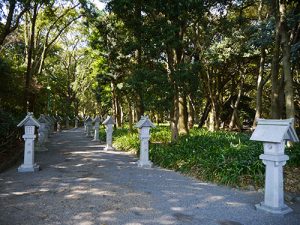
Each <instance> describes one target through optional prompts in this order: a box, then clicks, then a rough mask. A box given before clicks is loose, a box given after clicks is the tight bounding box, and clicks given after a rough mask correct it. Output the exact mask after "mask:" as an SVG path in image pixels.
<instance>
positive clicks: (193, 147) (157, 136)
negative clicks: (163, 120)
mask: <svg viewBox="0 0 300 225" xmlns="http://www.w3.org/2000/svg"><path fill="white" fill-rule="evenodd" d="M104 137H105V134H104V135H103V138H104ZM150 143H151V144H150V159H151V160H152V161H153V162H154V163H155V164H156V165H159V166H161V167H164V168H169V169H174V170H177V171H180V172H183V173H187V174H190V175H192V176H195V177H197V178H199V179H201V180H204V181H211V182H216V183H219V184H225V185H230V186H239V187H244V186H247V185H254V186H255V187H262V186H263V182H264V165H263V164H262V162H261V160H260V159H259V155H260V154H262V152H263V148H262V145H261V144H260V143H258V142H254V141H250V140H249V135H248V134H244V133H234V132H225V131H222V132H221V131H220V132H209V131H207V130H205V129H192V130H191V133H190V136H181V137H180V139H179V140H178V141H177V142H176V143H170V131H169V128H168V127H157V128H155V129H152V130H151V140H150ZM114 146H115V147H116V148H117V149H121V150H124V151H134V152H135V153H136V154H139V139H138V133H137V131H136V130H135V132H134V133H133V134H130V133H129V132H128V131H127V129H118V130H116V131H115V132H114ZM287 153H288V155H289V156H290V160H289V161H288V165H292V166H296V165H297V166H299V162H300V145H299V144H296V145H294V146H293V147H292V148H290V149H288V150H287Z"/></svg>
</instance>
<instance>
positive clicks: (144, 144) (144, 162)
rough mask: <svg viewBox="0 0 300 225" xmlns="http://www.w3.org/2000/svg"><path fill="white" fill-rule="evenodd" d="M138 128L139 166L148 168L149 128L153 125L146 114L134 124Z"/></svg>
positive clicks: (149, 164) (149, 163)
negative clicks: (139, 142) (139, 141)
mask: <svg viewBox="0 0 300 225" xmlns="http://www.w3.org/2000/svg"><path fill="white" fill-rule="evenodd" d="M135 127H137V128H139V129H140V140H141V145H140V159H139V161H138V166H139V167H145V168H150V167H152V162H151V161H150V160H149V140H150V128H152V127H155V126H154V125H153V123H152V122H151V121H150V119H149V118H148V116H142V117H141V119H140V121H139V122H138V123H137V124H136V125H135Z"/></svg>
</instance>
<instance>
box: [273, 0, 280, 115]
mask: <svg viewBox="0 0 300 225" xmlns="http://www.w3.org/2000/svg"><path fill="white" fill-rule="evenodd" d="M272 3H273V4H272V6H273V7H272V8H273V12H274V17H275V22H276V29H275V43H274V50H273V58H272V65H271V82H272V93H271V116H272V118H273V119H279V118H280V111H279V91H280V90H279V81H278V80H279V50H280V27H281V24H280V20H279V15H278V0H274V1H273V2H272Z"/></svg>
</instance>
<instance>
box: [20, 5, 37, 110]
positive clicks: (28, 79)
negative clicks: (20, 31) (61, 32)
mask: <svg viewBox="0 0 300 225" xmlns="http://www.w3.org/2000/svg"><path fill="white" fill-rule="evenodd" d="M37 8H38V3H35V4H34V7H33V14H32V18H31V28H30V38H29V45H28V46H27V68H26V74H25V90H24V98H25V100H24V107H23V110H24V112H28V111H29V110H30V111H32V109H33V106H32V102H31V98H30V95H31V93H32V90H31V89H32V55H33V51H34V37H35V24H36V19H37V14H38V11H37Z"/></svg>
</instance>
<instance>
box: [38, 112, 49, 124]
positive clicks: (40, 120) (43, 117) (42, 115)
mask: <svg viewBox="0 0 300 225" xmlns="http://www.w3.org/2000/svg"><path fill="white" fill-rule="evenodd" d="M38 121H39V122H40V123H48V121H47V119H46V118H45V116H44V114H41V115H40V117H39V119H38Z"/></svg>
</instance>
